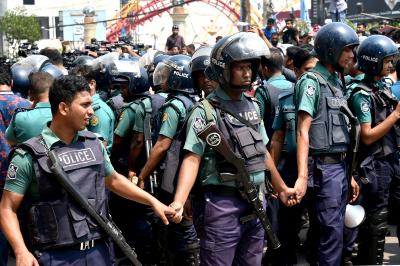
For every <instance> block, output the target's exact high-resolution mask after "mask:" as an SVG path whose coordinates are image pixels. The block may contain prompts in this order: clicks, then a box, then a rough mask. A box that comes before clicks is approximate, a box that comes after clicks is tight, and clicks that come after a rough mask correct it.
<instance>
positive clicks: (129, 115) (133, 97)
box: [107, 60, 150, 175]
mask: <svg viewBox="0 0 400 266" xmlns="http://www.w3.org/2000/svg"><path fill="white" fill-rule="evenodd" d="M107 71H108V73H109V74H110V80H111V83H113V84H115V83H117V84H119V86H120V89H121V95H122V97H123V99H124V102H125V103H128V104H126V106H125V107H124V108H123V111H122V113H121V115H120V116H119V118H118V124H117V126H116V128H115V130H114V145H113V147H112V153H111V154H112V155H111V159H112V161H113V164H114V162H115V163H116V164H117V165H119V166H118V167H121V168H122V169H123V170H121V171H123V172H124V173H125V174H126V175H127V174H128V167H127V166H128V155H129V147H130V143H131V139H132V135H133V124H134V122H135V113H136V109H137V108H138V106H139V100H140V99H141V98H142V97H144V96H146V95H148V91H149V89H150V84H149V82H148V76H147V72H146V70H144V68H142V67H139V64H138V62H134V61H122V60H119V61H117V62H115V63H113V64H110V65H109V66H108V67H107ZM114 166H115V164H114Z"/></svg>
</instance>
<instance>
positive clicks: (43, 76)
mask: <svg viewBox="0 0 400 266" xmlns="http://www.w3.org/2000/svg"><path fill="white" fill-rule="evenodd" d="M29 83H30V89H29V91H28V95H29V97H30V99H31V101H32V102H33V104H32V107H33V109H22V108H21V109H17V112H16V113H15V114H14V116H13V119H12V120H11V123H10V125H9V126H8V128H7V130H6V139H7V141H8V142H9V143H10V144H11V145H15V144H18V143H22V142H24V141H26V140H28V139H30V138H32V137H36V136H38V135H39V134H40V133H41V132H42V130H43V128H44V126H45V125H46V124H47V122H49V121H50V120H51V118H52V115H51V110H50V103H49V89H50V87H51V84H52V83H53V77H52V76H51V75H50V74H48V73H42V72H37V73H32V74H30V76H29Z"/></svg>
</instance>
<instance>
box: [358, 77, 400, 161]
mask: <svg viewBox="0 0 400 266" xmlns="http://www.w3.org/2000/svg"><path fill="white" fill-rule="evenodd" d="M359 90H364V91H366V92H368V93H369V94H370V96H371V105H372V106H371V115H372V121H371V127H375V126H377V125H379V124H380V123H382V122H383V121H384V120H385V119H386V118H387V117H388V116H389V115H390V114H391V113H392V111H393V107H392V105H391V104H390V103H389V102H388V101H387V100H386V99H384V98H382V97H381V96H380V95H379V93H378V91H379V88H375V87H374V85H373V84H359V85H358V87H356V88H355V89H354V91H353V92H352V95H354V94H355V93H356V92H357V91H359ZM389 93H390V94H391V92H389ZM399 144H400V128H399V125H397V124H395V125H394V126H393V127H392V128H391V129H390V131H389V132H388V133H387V134H385V136H383V137H382V138H381V139H379V140H378V141H376V142H374V143H372V144H371V145H365V144H364V143H363V142H361V147H360V151H361V154H363V155H375V156H378V157H382V156H386V155H389V154H391V153H394V152H396V150H397V147H398V145H399Z"/></svg>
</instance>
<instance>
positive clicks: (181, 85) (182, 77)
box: [153, 55, 194, 94]
mask: <svg viewBox="0 0 400 266" xmlns="http://www.w3.org/2000/svg"><path fill="white" fill-rule="evenodd" d="M189 65H190V57H189V56H187V55H174V56H171V57H169V58H167V59H166V60H164V61H162V62H160V63H158V64H157V67H156V69H155V70H154V73H153V82H154V85H155V86H156V85H161V84H162V83H165V84H166V85H167V87H168V90H169V91H171V92H182V93H186V94H194V88H193V83H192V78H191V75H190V67H189Z"/></svg>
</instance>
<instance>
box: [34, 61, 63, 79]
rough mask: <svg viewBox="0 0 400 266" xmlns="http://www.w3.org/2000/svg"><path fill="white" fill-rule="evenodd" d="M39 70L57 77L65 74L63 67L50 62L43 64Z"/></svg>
mask: <svg viewBox="0 0 400 266" xmlns="http://www.w3.org/2000/svg"><path fill="white" fill-rule="evenodd" d="M39 72H45V73H49V74H50V75H51V76H52V77H53V78H55V79H56V78H58V77H61V76H62V75H63V73H62V71H61V69H59V68H58V67H57V66H55V65H53V64H52V63H50V62H46V63H45V64H43V66H42V67H41V68H40V70H39Z"/></svg>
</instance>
